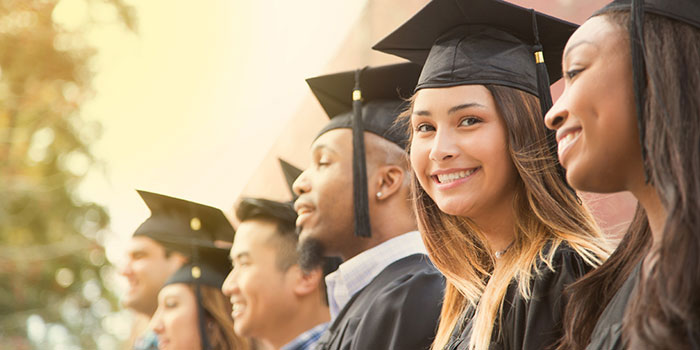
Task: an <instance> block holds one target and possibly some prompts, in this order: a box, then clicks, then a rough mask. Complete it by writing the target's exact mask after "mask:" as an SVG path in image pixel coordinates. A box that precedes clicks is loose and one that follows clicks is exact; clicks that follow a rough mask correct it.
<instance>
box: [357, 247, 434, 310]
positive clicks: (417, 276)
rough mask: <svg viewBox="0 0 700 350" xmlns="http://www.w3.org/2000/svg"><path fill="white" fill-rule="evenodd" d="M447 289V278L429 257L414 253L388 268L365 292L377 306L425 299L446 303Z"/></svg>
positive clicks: (363, 292) (363, 293)
mask: <svg viewBox="0 0 700 350" xmlns="http://www.w3.org/2000/svg"><path fill="white" fill-rule="evenodd" d="M444 288H445V279H444V277H443V276H442V274H441V273H440V272H439V271H438V270H437V269H436V268H435V266H433V264H432V263H431V262H430V260H429V259H428V257H427V256H426V255H424V254H414V255H410V256H407V257H405V258H403V259H400V260H398V261H395V262H394V263H392V264H391V265H389V266H387V267H386V268H385V269H384V270H382V272H381V273H379V275H377V277H376V278H375V279H374V280H372V282H370V283H369V284H368V285H367V287H366V288H365V290H363V291H362V292H361V293H362V295H367V297H369V298H371V303H373V304H376V303H384V300H383V299H389V300H401V299H403V300H405V299H410V298H422V299H425V300H430V299H437V300H438V301H439V300H442V293H443V290H444ZM362 295H360V297H361V296H362ZM391 304H394V303H391ZM397 307H400V305H397ZM416 307H419V306H416Z"/></svg>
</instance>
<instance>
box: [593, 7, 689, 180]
mask: <svg viewBox="0 0 700 350" xmlns="http://www.w3.org/2000/svg"><path fill="white" fill-rule="evenodd" d="M611 11H629V12H630V23H629V26H628V31H629V35H630V49H631V56H632V75H633V84H634V102H635V106H636V107H637V127H638V128H639V142H640V144H641V147H642V159H643V163H644V175H645V176H646V180H647V182H648V181H649V179H650V177H649V169H648V168H647V165H646V154H647V150H646V147H645V145H644V137H645V132H646V123H645V122H644V116H643V113H644V112H643V111H644V101H645V100H646V93H645V91H646V87H647V79H646V63H645V60H644V52H645V50H644V13H653V14H656V15H660V16H664V17H667V18H670V19H672V20H676V21H680V22H683V23H686V24H688V25H691V26H693V27H695V28H700V1H698V0H672V1H669V0H615V1H613V2H611V3H609V4H608V5H606V6H604V7H603V8H602V9H600V10H598V11H596V13H594V14H593V16H597V15H600V14H604V13H607V12H611Z"/></svg>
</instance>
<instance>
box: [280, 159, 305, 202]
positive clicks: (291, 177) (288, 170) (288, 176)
mask: <svg viewBox="0 0 700 350" xmlns="http://www.w3.org/2000/svg"><path fill="white" fill-rule="evenodd" d="M277 160H278V161H279V162H280V167H282V173H283V174H284V180H285V181H287V187H288V188H289V193H291V195H292V202H293V201H296V200H297V197H298V196H297V195H296V193H294V189H293V186H294V181H296V179H297V178H298V177H299V175H301V173H303V172H304V171H303V170H301V169H299V168H297V167H295V166H294V165H292V164H290V163H288V162H287V161H285V160H283V159H282V158H277Z"/></svg>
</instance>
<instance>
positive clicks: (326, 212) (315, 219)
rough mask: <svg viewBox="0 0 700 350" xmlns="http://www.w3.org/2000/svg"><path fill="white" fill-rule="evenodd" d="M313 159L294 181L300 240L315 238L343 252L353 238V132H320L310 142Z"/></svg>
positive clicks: (342, 130) (338, 251) (328, 251)
mask: <svg viewBox="0 0 700 350" xmlns="http://www.w3.org/2000/svg"><path fill="white" fill-rule="evenodd" d="M365 135H366V137H365V139H367V137H371V135H368V134H367V133H365ZM311 158H312V162H311V166H310V167H309V168H308V169H306V171H304V172H303V173H302V174H301V175H300V176H299V177H298V178H297V180H296V181H295V182H294V191H295V192H296V193H297V194H299V198H298V199H297V201H296V202H295V203H294V208H295V209H296V211H297V214H299V217H298V218H297V227H298V228H299V229H300V236H299V240H300V241H302V242H303V241H305V240H306V239H308V238H313V239H315V240H318V241H319V242H320V243H321V245H322V246H323V247H324V249H325V251H326V253H330V254H334V253H340V251H341V250H342V247H344V246H346V245H347V243H348V242H351V241H352V240H353V238H354V237H353V234H354V233H353V230H354V223H353V218H354V216H353V215H354V214H353V194H352V131H351V130H350V129H335V130H331V131H328V132H326V133H325V134H323V135H321V136H320V137H319V138H317V139H316V141H314V143H313V144H312V145H311Z"/></svg>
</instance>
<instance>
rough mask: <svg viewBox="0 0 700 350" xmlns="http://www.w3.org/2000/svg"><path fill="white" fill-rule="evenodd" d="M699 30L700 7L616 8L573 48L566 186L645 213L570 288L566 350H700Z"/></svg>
mask: <svg viewBox="0 0 700 350" xmlns="http://www.w3.org/2000/svg"><path fill="white" fill-rule="evenodd" d="M699 28H700V2H698V1H697V0H675V1H661V0H646V1H641V0H634V1H631V2H630V1H629V0H626V1H614V2H612V3H611V4H609V5H608V6H606V7H604V8H603V9H601V10H600V11H598V12H597V13H596V14H595V15H594V16H593V17H591V18H590V19H589V20H588V21H586V22H585V23H584V24H583V25H582V26H581V27H580V28H579V29H578V30H577V31H576V32H575V33H574V34H573V36H572V37H571V39H570V40H569V41H568V43H567V46H566V50H565V54H564V57H563V70H564V76H565V82H566V84H565V90H564V93H563V95H562V96H561V98H560V99H559V100H558V101H557V103H556V104H555V105H554V107H553V108H552V109H551V110H550V111H549V113H547V117H546V120H545V122H546V124H547V126H548V127H549V128H550V129H552V130H556V131H557V140H558V143H559V145H558V146H559V147H558V148H559V149H558V153H559V160H560V162H561V164H562V165H563V166H564V167H565V168H566V169H567V180H568V181H569V183H570V184H571V185H572V186H573V187H574V188H576V189H579V190H583V191H590V192H600V193H608V192H617V191H630V192H631V193H632V194H633V195H634V196H635V197H636V198H637V200H638V202H639V206H638V209H637V213H636V216H635V219H634V221H633V223H632V225H631V226H630V228H629V229H628V232H627V234H626V235H625V237H624V238H623V240H622V242H621V243H620V245H619V247H618V248H617V250H616V251H615V252H614V253H613V254H612V256H611V257H610V259H609V260H608V261H607V262H606V263H605V264H604V265H603V266H601V267H600V268H599V269H597V270H595V271H594V272H592V273H591V274H589V275H588V276H586V277H585V278H583V279H581V280H580V281H578V282H577V283H575V284H574V285H572V286H571V288H570V300H571V302H570V304H569V305H568V307H567V310H566V317H565V327H566V334H565V337H564V339H563V342H562V344H561V346H560V348H561V349H584V348H586V349H622V348H629V349H691V348H692V349H698V348H700V269H698V266H700V254H698V251H700V231H699V229H698V228H699V227H700V175H699V174H700V157H698V155H697V152H698V149H700V29H699Z"/></svg>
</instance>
